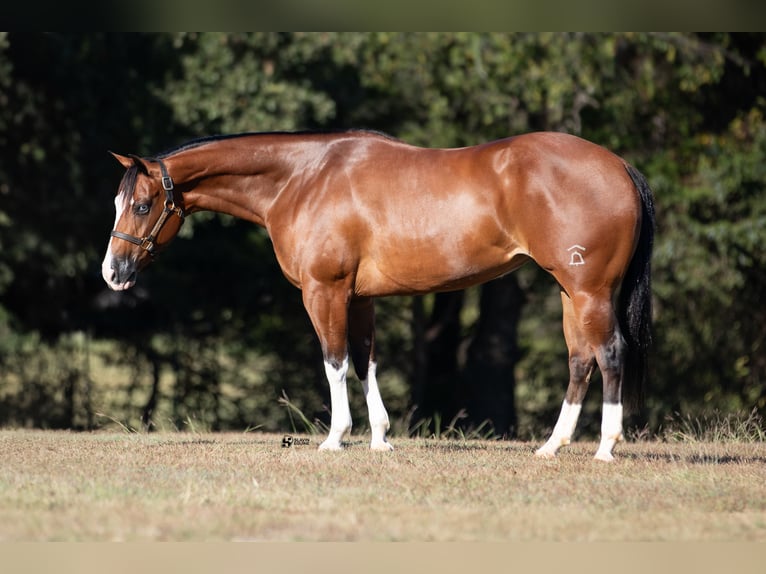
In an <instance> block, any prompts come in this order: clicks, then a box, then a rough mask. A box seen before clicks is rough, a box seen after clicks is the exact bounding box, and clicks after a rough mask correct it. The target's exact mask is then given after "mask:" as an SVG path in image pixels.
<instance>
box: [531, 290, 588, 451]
mask: <svg viewBox="0 0 766 574" xmlns="http://www.w3.org/2000/svg"><path fill="white" fill-rule="evenodd" d="M561 302H562V305H563V309H564V337H565V338H566V342H567V347H568V348H569V385H568V386H567V391H566V395H565V396H564V403H563V404H562V405H561V413H560V414H559V418H558V421H557V422H556V426H555V427H554V428H553V432H552V433H551V436H550V438H549V439H548V441H547V442H546V443H545V444H544V445H543V446H541V447H540V448H539V449H537V452H536V453H535V454H536V455H537V456H540V457H543V458H553V457H554V456H556V452H558V450H559V448H561V447H562V446H565V445H568V444H569V443H570V442H571V440H572V434H573V433H574V430H575V427H576V426H577V420H578V418H579V417H580V411H581V410H582V402H583V400H584V399H585V393H586V392H587V390H588V384H589V383H590V377H591V375H592V374H593V369H594V368H595V366H596V356H595V354H594V352H593V350H592V349H591V346H590V344H589V343H588V338H587V337H586V334H585V333H584V332H583V331H582V329H581V328H580V325H579V321H578V317H577V315H576V313H575V309H574V305H573V303H572V300H571V299H570V298H569V296H568V295H567V294H566V293H565V292H564V291H562V292H561Z"/></svg>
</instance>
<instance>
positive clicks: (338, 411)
mask: <svg viewBox="0 0 766 574" xmlns="http://www.w3.org/2000/svg"><path fill="white" fill-rule="evenodd" d="M324 370H325V373H326V374H327V382H328V383H329V384H330V408H331V409H332V413H331V419H330V432H329V434H328V435H327V438H326V439H325V441H324V442H323V443H322V444H321V445H319V449H320V450H340V449H341V448H342V445H341V441H342V440H343V436H344V435H345V434H346V433H348V432H349V431H350V430H351V410H350V409H349V406H348V390H347V388H346V373H347V372H348V356H346V357H344V358H343V362H342V363H341V364H340V366H339V367H338V368H336V367H334V366H333V365H332V364H331V363H329V362H327V361H325V364H324Z"/></svg>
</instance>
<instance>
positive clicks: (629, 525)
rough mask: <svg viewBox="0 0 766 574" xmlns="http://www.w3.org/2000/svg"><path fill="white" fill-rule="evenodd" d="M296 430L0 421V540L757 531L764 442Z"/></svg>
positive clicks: (740, 535) (682, 535) (738, 536)
mask: <svg viewBox="0 0 766 574" xmlns="http://www.w3.org/2000/svg"><path fill="white" fill-rule="evenodd" d="M296 438H300V439H303V441H302V442H308V443H309V444H307V445H305V444H294V445H293V446H292V447H290V448H283V447H282V436H281V435H272V434H260V433H243V434H196V433H162V434H160V433H158V434H130V433H92V434H91V433H82V434H78V433H67V432H45V431H23V430H5V431H0V452H1V453H2V463H1V464H0V540H2V541H52V540H56V541H154V540H171V541H231V540H265V541H282V540H288V541H290V540H310V541H331V540H332V541H389V540H406V541H686V540H706V541H708V540H709V541H713V540H715V541H719V540H721V541H735V540H736V541H766V443H763V442H753V443H734V442H722V443H716V442H700V441H690V442H636V443H627V444H626V443H623V444H620V445H618V447H617V449H616V451H615V454H616V456H617V457H618V460H617V461H616V462H615V463H613V464H605V463H598V462H595V461H593V460H592V459H591V457H592V455H593V453H594V452H595V450H596V444H595V443H576V444H573V445H571V446H570V447H568V448H567V449H564V450H562V452H561V454H560V456H559V458H557V459H555V460H552V461H548V460H538V459H536V458H535V457H533V456H532V452H533V450H534V448H535V447H536V446H538V445H535V444H531V443H521V442H496V441H478V440H477V441H473V440H472V441H461V440H426V439H404V438H399V439H395V440H394V445H395V447H396V450H395V451H394V452H392V453H385V454H384V453H377V452H370V451H369V450H368V449H367V445H366V438H365V437H363V436H353V437H352V439H351V441H350V442H349V444H348V448H347V449H346V450H345V451H343V452H339V453H333V452H318V451H317V450H316V447H317V445H318V442H319V439H318V438H317V437H315V436H308V435H303V436H297V437H296ZM295 442H296V443H297V442H301V441H295Z"/></svg>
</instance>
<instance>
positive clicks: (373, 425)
mask: <svg viewBox="0 0 766 574" xmlns="http://www.w3.org/2000/svg"><path fill="white" fill-rule="evenodd" d="M348 342H349V346H350V348H351V359H352V360H353V363H354V369H356V374H357V376H358V377H359V380H360V381H361V382H362V389H363V390H364V398H365V400H366V401H367V412H368V413H369V417H370V431H371V433H372V439H371V440H370V448H371V449H372V450H382V451H389V450H394V447H392V446H391V443H389V442H388V441H387V440H386V433H387V432H388V429H389V428H390V424H389V422H388V413H387V412H386V407H385V406H384V405H383V399H382V398H381V396H380V390H379V389H378V381H377V379H376V378H375V371H376V367H377V363H376V362H375V306H374V304H373V300H372V299H369V298H364V299H354V300H352V301H351V305H350V306H349V309H348Z"/></svg>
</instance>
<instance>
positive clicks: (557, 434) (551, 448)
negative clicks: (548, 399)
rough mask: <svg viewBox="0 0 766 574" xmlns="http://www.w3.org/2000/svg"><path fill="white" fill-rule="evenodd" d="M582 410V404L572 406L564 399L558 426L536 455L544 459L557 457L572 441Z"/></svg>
mask: <svg viewBox="0 0 766 574" xmlns="http://www.w3.org/2000/svg"><path fill="white" fill-rule="evenodd" d="M581 410H582V405H581V404H574V405H572V404H569V402H567V400H566V399H564V403H563V404H562V405H561V413H559V419H558V421H556V426H555V427H553V432H552V433H551V437H550V438H549V439H548V441H547V442H546V443H545V444H544V445H543V446H541V447H540V448H539V449H537V452H536V453H535V454H536V455H537V456H540V457H543V458H553V457H554V456H556V453H557V452H558V450H559V448H561V447H562V446H565V445H568V444H569V443H570V442H571V441H572V434H573V433H574V430H575V427H576V426H577V419H579V418H580V411H581Z"/></svg>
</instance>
